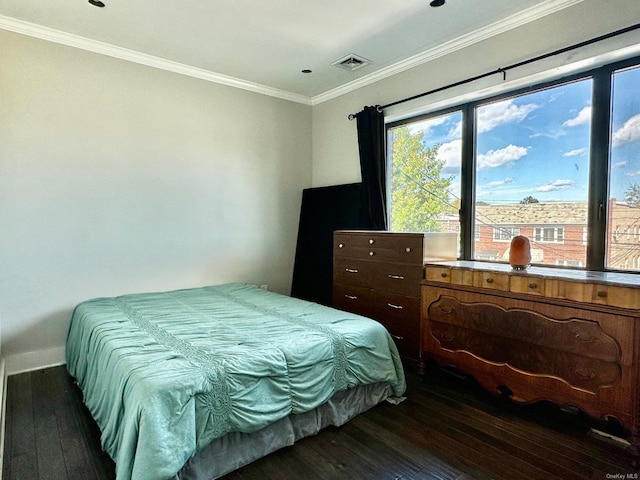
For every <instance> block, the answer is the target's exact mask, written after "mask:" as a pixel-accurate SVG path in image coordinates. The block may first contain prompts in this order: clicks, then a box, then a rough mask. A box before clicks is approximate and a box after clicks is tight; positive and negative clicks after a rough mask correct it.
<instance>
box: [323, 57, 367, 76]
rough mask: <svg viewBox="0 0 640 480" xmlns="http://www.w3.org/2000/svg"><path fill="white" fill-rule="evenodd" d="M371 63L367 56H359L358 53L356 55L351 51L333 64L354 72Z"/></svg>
mask: <svg viewBox="0 0 640 480" xmlns="http://www.w3.org/2000/svg"><path fill="white" fill-rule="evenodd" d="M370 63H371V61H370V60H367V59H366V58H363V57H359V56H358V55H354V54H353V53H350V54H349V55H347V56H346V57H342V58H341V59H340V60H336V61H335V62H333V63H332V64H331V65H333V66H334V67H338V68H344V69H345V70H349V71H350V72H353V71H355V70H357V69H359V68H362V67H365V66H367V65H369V64H370Z"/></svg>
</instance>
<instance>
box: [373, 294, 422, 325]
mask: <svg viewBox="0 0 640 480" xmlns="http://www.w3.org/2000/svg"><path fill="white" fill-rule="evenodd" d="M371 307H372V315H373V316H374V317H375V318H376V319H378V320H380V321H382V322H384V323H385V325H386V324H393V325H404V326H405V327H411V328H419V327H420V298H415V297H407V296H405V295H398V294H394V293H387V292H380V291H374V292H373V298H372V299H371Z"/></svg>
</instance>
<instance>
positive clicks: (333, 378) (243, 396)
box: [66, 284, 405, 480]
mask: <svg viewBox="0 0 640 480" xmlns="http://www.w3.org/2000/svg"><path fill="white" fill-rule="evenodd" d="M66 356H67V368H68V370H69V372H70V374H71V375H73V376H74V377H75V378H76V379H77V382H78V384H79V386H80V388H81V389H82V391H83V394H84V401H85V404H86V405H87V407H88V408H89V410H90V411H91V413H92V415H93V417H94V418H95V420H96V422H97V424H98V425H99V427H100V429H101V431H102V446H103V448H104V449H105V451H106V452H107V453H109V455H110V456H111V457H112V458H113V459H114V460H115V462H116V475H117V478H118V479H119V480H124V479H129V478H134V479H136V480H145V479H149V480H159V479H164V478H171V477H173V476H174V475H175V474H176V473H177V472H178V470H180V468H181V467H182V465H183V464H184V463H185V462H186V461H187V460H188V459H189V458H190V457H191V456H192V455H194V454H195V453H196V452H197V451H198V450H199V449H200V448H202V447H203V446H205V445H207V444H208V443H209V442H211V441H212V440H213V439H215V438H218V437H221V436H222V435H224V434H226V433H228V432H231V431H240V432H247V433H250V432H254V431H257V430H259V429H261V428H263V427H265V426H266V425H269V424H271V423H273V422H275V421H276V420H278V419H280V418H283V417H285V416H287V415H289V414H296V413H302V412H306V411H309V410H312V409H314V408H315V407H317V406H318V405H320V404H322V403H324V402H325V401H327V400H328V399H329V398H330V397H331V396H332V395H333V394H334V393H335V392H337V391H339V390H342V389H346V388H349V387H353V386H355V385H359V384H370V383H376V382H389V383H390V385H391V386H392V388H393V391H394V394H395V395H396V396H398V397H399V396H401V395H402V394H403V393H404V390H405V380H404V373H403V370H402V365H401V363H400V358H399V355H398V352H397V350H396V347H395V344H394V343H393V340H392V339H391V337H390V336H389V334H388V333H387V331H386V330H385V329H384V328H383V327H382V326H381V325H380V324H379V323H377V322H375V321H373V320H370V319H367V318H364V317H361V316H358V315H354V314H349V313H345V312H342V311H339V310H335V309H332V308H329V307H324V306H321V305H318V304H314V303H310V302H306V301H302V300H298V299H294V298H291V297H287V296H284V295H279V294H275V293H271V292H267V291H264V290H261V289H259V288H257V287H255V286H252V285H246V284H226V285H218V286H211V287H204V288H196V289H187V290H177V291H172V292H160V293H144V294H132V295H125V296H121V297H114V298H100V299H94V300H90V301H87V302H84V303H81V304H80V305H78V306H77V307H76V309H75V310H74V313H73V316H72V320H71V325H70V329H69V334H68V338H67V349H66Z"/></svg>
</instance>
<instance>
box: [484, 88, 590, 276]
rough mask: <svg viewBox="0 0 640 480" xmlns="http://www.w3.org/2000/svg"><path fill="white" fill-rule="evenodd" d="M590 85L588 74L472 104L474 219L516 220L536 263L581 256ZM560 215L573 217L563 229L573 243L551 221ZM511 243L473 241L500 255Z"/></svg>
mask: <svg viewBox="0 0 640 480" xmlns="http://www.w3.org/2000/svg"><path fill="white" fill-rule="evenodd" d="M591 90H592V81H591V80H590V79H584V80H580V81H575V82H569V83H564V84H560V85H557V86H554V87H552V88H551V87H550V88H545V89H542V90H539V91H536V92H533V93H529V94H526V95H519V96H512V97H508V98H505V99H501V100H499V101H492V102H489V103H483V104H480V105H478V106H477V107H476V108H475V117H476V122H475V123H476V132H477V133H476V149H475V156H476V164H475V172H476V173H475V179H476V183H475V192H476V196H475V202H476V203H475V212H476V217H475V222H476V224H478V223H480V224H482V223H491V224H494V225H495V224H500V223H502V222H504V223H513V222H514V221H517V222H518V223H519V224H521V227H520V231H521V232H522V234H523V235H526V236H527V237H529V240H530V241H531V253H532V260H535V262H536V263H540V264H548V265H578V264H580V263H585V262H586V255H587V249H586V247H585V246H583V245H582V237H581V235H582V229H583V228H584V227H586V226H587V208H586V205H587V201H588V198H589V127H590V123H591V122H590V120H591V113H590V112H591ZM578 204H579V205H580V206H581V207H580V208H577V207H576V205H578ZM559 220H562V221H563V222H564V221H569V222H570V223H571V224H572V226H571V227H567V228H568V229H569V230H572V229H574V230H575V232H573V233H572V235H573V236H574V237H575V242H571V241H568V240H567V241H566V242H565V230H564V228H563V227H558V226H555V225H553V224H556V223H557V222H558V221H559ZM500 228H509V227H500ZM568 233H571V232H568ZM515 235H519V233H515ZM505 240H510V237H509V238H505V235H504V234H503V235H501V236H500V235H496V234H494V241H496V242H504V241H505ZM550 243H556V244H561V245H558V246H556V247H553V248H551V247H550V246H549V245H547V244H550ZM509 247H510V245H504V244H502V245H493V246H490V245H487V243H486V242H478V241H476V242H474V252H475V251H478V250H480V251H484V250H487V249H490V248H494V249H497V250H499V251H500V253H499V255H498V257H499V258H501V259H502V260H507V259H508V258H509ZM472 258H474V259H477V255H475V254H474V255H473V256H472Z"/></svg>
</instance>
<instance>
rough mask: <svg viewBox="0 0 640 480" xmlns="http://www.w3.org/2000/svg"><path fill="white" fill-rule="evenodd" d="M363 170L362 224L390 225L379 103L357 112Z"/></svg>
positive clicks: (367, 226) (366, 226) (368, 227)
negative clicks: (388, 221) (388, 220)
mask: <svg viewBox="0 0 640 480" xmlns="http://www.w3.org/2000/svg"><path fill="white" fill-rule="evenodd" d="M356 120H357V123H358V147H359V149H360V171H361V173H362V204H361V206H362V225H363V228H364V229H366V230H386V229H387V189H386V187H387V172H386V170H387V168H386V161H385V149H384V137H385V131H384V115H383V113H382V108H380V106H374V107H364V109H363V110H362V111H361V112H359V113H358V114H356Z"/></svg>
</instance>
